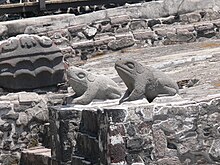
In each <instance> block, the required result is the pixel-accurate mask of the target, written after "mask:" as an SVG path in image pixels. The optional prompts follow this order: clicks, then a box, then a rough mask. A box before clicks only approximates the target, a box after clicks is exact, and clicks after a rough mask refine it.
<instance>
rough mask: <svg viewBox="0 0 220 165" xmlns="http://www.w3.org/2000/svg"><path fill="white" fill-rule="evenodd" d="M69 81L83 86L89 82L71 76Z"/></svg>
mask: <svg viewBox="0 0 220 165" xmlns="http://www.w3.org/2000/svg"><path fill="white" fill-rule="evenodd" d="M68 81H69V82H70V83H73V84H77V85H81V86H83V87H87V84H86V82H84V81H80V80H77V79H74V78H71V77H69V78H68Z"/></svg>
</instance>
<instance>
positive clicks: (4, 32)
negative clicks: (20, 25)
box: [0, 25, 8, 40]
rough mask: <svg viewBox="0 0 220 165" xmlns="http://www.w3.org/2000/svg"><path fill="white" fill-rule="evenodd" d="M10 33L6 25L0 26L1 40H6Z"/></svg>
mask: <svg viewBox="0 0 220 165" xmlns="http://www.w3.org/2000/svg"><path fill="white" fill-rule="evenodd" d="M7 33H8V28H7V26H5V25H0V40H2V39H5V37H6V36H7Z"/></svg>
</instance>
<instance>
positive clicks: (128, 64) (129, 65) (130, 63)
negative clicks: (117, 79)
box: [125, 62, 134, 69]
mask: <svg viewBox="0 0 220 165" xmlns="http://www.w3.org/2000/svg"><path fill="white" fill-rule="evenodd" d="M125 65H127V66H128V67H129V68H130V69H133V68H134V64H133V63H132V62H127V63H126V64H125Z"/></svg>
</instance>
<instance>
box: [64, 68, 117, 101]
mask: <svg viewBox="0 0 220 165" xmlns="http://www.w3.org/2000/svg"><path fill="white" fill-rule="evenodd" d="M67 80H68V83H69V84H70V86H71V87H72V88H73V90H74V91H75V92H76V96H77V98H75V99H74V100H73V101H72V103H74V104H83V105H85V104H89V103H90V102H91V101H92V100H93V99H101V100H106V99H118V98H120V97H121V92H120V90H119V88H118V86H117V84H116V83H115V82H114V81H113V80H112V79H110V78H109V77H106V76H100V75H95V74H92V73H90V72H87V71H85V70H83V69H80V68H78V67H74V66H71V67H69V68H68V69H67Z"/></svg>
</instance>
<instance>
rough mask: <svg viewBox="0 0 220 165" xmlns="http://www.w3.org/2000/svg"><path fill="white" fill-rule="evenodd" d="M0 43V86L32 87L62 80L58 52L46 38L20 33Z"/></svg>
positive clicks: (44, 85)
mask: <svg viewBox="0 0 220 165" xmlns="http://www.w3.org/2000/svg"><path fill="white" fill-rule="evenodd" d="M0 45H1V50H0V54H1V58H0V59H1V62H0V68H1V69H0V71H1V72H0V80H1V81H0V86H1V87H3V88H7V89H15V90H21V89H33V88H40V87H46V86H51V85H57V84H58V83H61V82H63V81H64V66H63V63H62V54H61V52H60V50H59V49H58V48H57V47H56V46H55V45H53V42H52V40H51V39H49V38H48V37H39V36H37V35H25V34H23V35H18V36H17V37H12V38H10V39H8V40H5V41H1V42H0Z"/></svg>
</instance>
